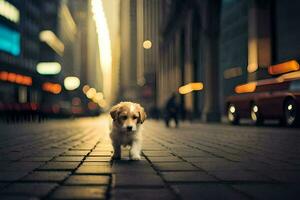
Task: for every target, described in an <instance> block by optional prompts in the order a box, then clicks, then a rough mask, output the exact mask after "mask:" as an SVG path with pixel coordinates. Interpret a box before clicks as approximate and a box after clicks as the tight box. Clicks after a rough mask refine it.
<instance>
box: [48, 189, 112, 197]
mask: <svg viewBox="0 0 300 200" xmlns="http://www.w3.org/2000/svg"><path fill="white" fill-rule="evenodd" d="M106 191H107V187H105V186H61V187H59V188H58V189H57V190H55V191H54V193H53V194H52V196H51V197H50V198H51V199H105V197H106Z"/></svg>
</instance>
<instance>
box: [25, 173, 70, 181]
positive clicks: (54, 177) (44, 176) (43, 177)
mask: <svg viewBox="0 0 300 200" xmlns="http://www.w3.org/2000/svg"><path fill="white" fill-rule="evenodd" d="M69 175H70V172H63V171H59V172H58V171H57V172H55V171H35V172H33V173H31V174H29V175H27V176H26V177H24V178H22V181H34V182H39V181H42V182H60V181H63V180H64V179H66V178H67V177H68V176H69Z"/></svg>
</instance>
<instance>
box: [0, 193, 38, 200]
mask: <svg viewBox="0 0 300 200" xmlns="http://www.w3.org/2000/svg"><path fill="white" fill-rule="evenodd" d="M0 199H3V200H39V198H37V197H33V196H23V195H8V194H7V195H1V194H0Z"/></svg>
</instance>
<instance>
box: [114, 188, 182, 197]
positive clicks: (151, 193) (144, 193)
mask: <svg viewBox="0 0 300 200" xmlns="http://www.w3.org/2000/svg"><path fill="white" fill-rule="evenodd" d="M111 199H113V200H119V199H122V200H140V199H143V200H154V199H155V200H173V199H174V200H175V199H176V197H175V196H174V194H172V193H171V192H170V191H169V190H167V189H161V188H149V189H148V188H147V189H141V188H134V189H128V188H118V189H115V190H114V191H113V193H112V198H111Z"/></svg>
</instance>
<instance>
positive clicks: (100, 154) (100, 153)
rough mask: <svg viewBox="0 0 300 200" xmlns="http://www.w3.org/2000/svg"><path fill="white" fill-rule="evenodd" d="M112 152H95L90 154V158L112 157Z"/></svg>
mask: <svg viewBox="0 0 300 200" xmlns="http://www.w3.org/2000/svg"><path fill="white" fill-rule="evenodd" d="M111 155H112V152H111V151H93V152H91V153H90V154H89V156H96V157H98V156H104V157H111Z"/></svg>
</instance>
